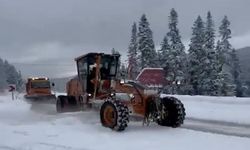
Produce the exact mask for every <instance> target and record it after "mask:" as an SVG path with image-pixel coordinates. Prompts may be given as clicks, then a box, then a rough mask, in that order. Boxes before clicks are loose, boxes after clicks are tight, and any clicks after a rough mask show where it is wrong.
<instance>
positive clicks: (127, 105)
mask: <svg viewBox="0 0 250 150" xmlns="http://www.w3.org/2000/svg"><path fill="white" fill-rule="evenodd" d="M119 57H120V55H118V54H112V55H110V54H103V53H88V54H86V55H83V56H80V57H78V58H76V59H75V61H76V64H77V72H78V76H77V77H76V78H74V79H71V80H70V81H69V82H68V83H67V86H66V89H67V96H63V95H60V96H58V98H57V104H56V109H57V112H72V111H80V110H84V109H88V108H90V109H93V108H96V107H97V106H99V107H98V108H99V110H100V120H101V123H102V125H103V126H104V127H108V128H111V129H113V130H116V131H123V130H124V129H125V128H126V127H127V125H128V123H129V116H130V115H133V116H137V117H138V116H139V117H141V118H142V119H143V123H146V124H149V123H150V122H156V123H158V124H159V125H161V126H169V127H173V128H176V127H179V126H180V125H181V124H183V121H184V119H185V108H184V106H183V104H182V103H181V101H180V100H178V99H177V98H175V97H163V98H161V97H160V95H159V93H156V94H150V93H148V92H147V90H146V88H145V87H144V86H142V85H140V84H139V83H137V82H133V81H129V82H125V83H124V82H121V81H122V80H120V79H118V78H117V77H118V67H119Z"/></svg>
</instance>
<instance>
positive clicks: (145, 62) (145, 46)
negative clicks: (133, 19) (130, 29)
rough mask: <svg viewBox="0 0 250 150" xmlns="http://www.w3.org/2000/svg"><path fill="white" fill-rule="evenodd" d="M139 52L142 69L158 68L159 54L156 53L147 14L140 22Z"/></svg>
mask: <svg viewBox="0 0 250 150" xmlns="http://www.w3.org/2000/svg"><path fill="white" fill-rule="evenodd" d="M138 52H139V59H140V67H141V69H143V68H147V67H156V66H157V53H156V51H155V46H154V41H153V33H152V30H151V29H150V27H149V23H148V20H147V18H146V15H145V14H143V15H142V17H141V20H140V22H139V31H138Z"/></svg>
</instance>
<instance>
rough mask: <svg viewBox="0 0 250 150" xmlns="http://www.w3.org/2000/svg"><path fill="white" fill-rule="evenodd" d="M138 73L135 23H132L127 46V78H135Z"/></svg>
mask: <svg viewBox="0 0 250 150" xmlns="http://www.w3.org/2000/svg"><path fill="white" fill-rule="evenodd" d="M138 73H139V66H138V56H137V27H136V23H134V24H133V25H132V32H131V39H130V44H129V47H128V78H129V79H132V80H135V78H136V77H137V75H138Z"/></svg>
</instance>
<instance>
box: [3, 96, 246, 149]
mask: <svg viewBox="0 0 250 150" xmlns="http://www.w3.org/2000/svg"><path fill="white" fill-rule="evenodd" d="M184 97H187V96H184ZM180 99H181V98H180ZM187 99H188V97H187ZM187 99H186V100H184V104H185V105H186V104H187V106H186V111H187V114H188V116H187V117H192V114H195V112H197V109H196V110H191V109H192V108H195V107H196V106H200V104H195V102H194V101H195V98H194V99H193V100H192V101H190V103H189V102H187ZM190 99H191V98H190ZM203 99H209V98H208V97H206V98H203ZM199 100H200V97H199ZM199 100H198V99H197V102H198V103H200V102H199ZM191 103H193V105H195V106H193V105H192V104H191ZM207 103H209V105H210V106H211V105H212V107H214V109H215V110H216V109H217V107H220V105H219V104H220V103H217V102H216V103H212V104H211V103H210V102H207ZM246 103H247V105H248V102H247V100H246ZM203 104H204V103H202V105H203ZM221 104H222V105H225V103H223V102H222V103H221ZM217 105H219V106H217ZM235 107H239V108H238V109H241V108H242V107H241V105H240V104H236V105H235ZM54 109H55V106H53V105H52V106H50V107H46V109H43V108H42V109H41V110H38V109H37V108H34V107H31V105H30V104H27V103H25V102H24V101H22V100H15V101H12V100H11V98H10V95H5V96H0V129H1V132H0V133H1V136H0V150H2V149H3V150H47V149H49V150H80V149H81V150H102V149H121V150H123V149H124V150H125V149H126V150H128V149H130V150H134V149H135V150H138V149H143V150H152V149H156V150H166V149H171V150H184V149H185V150H186V149H193V150H201V149H202V150H207V149H209V150H210V149H213V150H221V149H227V150H236V149H237V150H249V149H250V138H246V137H236V136H227V135H221V134H214V133H216V132H213V131H211V133H206V132H207V131H206V132H199V131H194V130H193V129H192V130H190V129H186V128H188V127H187V126H191V127H194V126H195V121H197V120H195V119H193V120H192V118H191V119H190V118H189V119H187V120H186V123H185V125H184V126H183V128H176V129H173V128H167V127H161V126H158V125H156V124H151V125H150V126H142V123H141V122H134V121H131V122H130V123H129V127H128V128H127V129H126V131H125V132H121V133H118V132H115V131H112V130H110V129H108V128H104V127H102V126H101V124H100V122H99V113H98V112H89V111H88V112H76V113H65V114H56V113H55V110H54ZM208 109H209V110H213V108H208ZM201 110H203V111H205V112H206V111H207V112H209V111H208V110H207V109H206V107H204V108H203V109H201V108H200V111H201ZM234 110H237V108H234ZM238 111H240V110H238ZM241 111H242V110H241ZM244 111H245V110H244ZM249 111H250V110H249ZM200 113H201V114H202V113H203V114H205V113H204V112H200ZM236 114H237V113H236ZM248 114H250V113H248ZM218 115H220V113H219V114H218ZM211 116H213V115H211ZM211 116H209V114H206V115H204V119H205V120H207V119H210V120H211V118H210V117H211ZM232 117H235V116H232ZM198 118H199V119H201V117H198ZM217 119H218V118H217ZM222 121H227V122H230V120H229V119H227V118H226V117H225V119H224V120H222ZM238 121H240V122H241V120H240V119H239V120H238ZM201 122H203V123H204V121H201ZM243 122H244V121H243ZM208 123H209V122H208ZM244 123H245V122H244ZM197 124H198V125H199V126H201V123H200V122H199V123H197ZM239 124H241V123H239ZM206 125H207V124H206ZM214 125H215V123H213V122H211V124H210V125H209V128H210V129H215V128H221V126H218V125H217V126H216V125H215V126H214ZM212 126H213V127H212ZM229 126H230V125H229ZM197 128H198V127H196V129H195V130H197ZM210 129H209V130H210ZM209 132H210V131H209Z"/></svg>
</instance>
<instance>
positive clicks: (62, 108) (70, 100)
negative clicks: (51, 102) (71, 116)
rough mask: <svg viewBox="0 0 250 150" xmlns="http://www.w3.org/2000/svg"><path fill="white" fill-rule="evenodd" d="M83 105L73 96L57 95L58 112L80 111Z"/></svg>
mask: <svg viewBox="0 0 250 150" xmlns="http://www.w3.org/2000/svg"><path fill="white" fill-rule="evenodd" d="M82 109H83V105H82V104H81V103H80V102H78V101H77V100H76V99H75V97H74V96H64V95H59V96H58V97H57V100H56V111H57V112H58V113H64V112H76V111H81V110H82Z"/></svg>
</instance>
